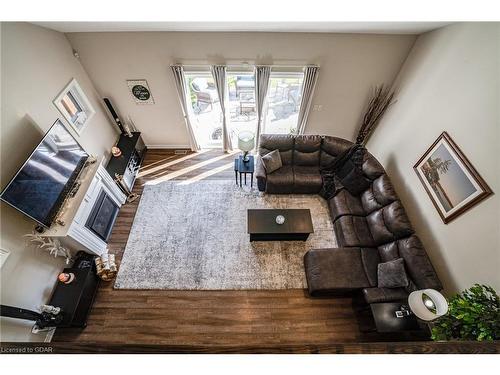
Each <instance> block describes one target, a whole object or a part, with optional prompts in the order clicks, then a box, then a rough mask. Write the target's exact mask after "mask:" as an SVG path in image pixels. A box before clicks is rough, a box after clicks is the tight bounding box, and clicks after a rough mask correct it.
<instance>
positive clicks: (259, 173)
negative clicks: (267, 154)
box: [255, 155, 267, 191]
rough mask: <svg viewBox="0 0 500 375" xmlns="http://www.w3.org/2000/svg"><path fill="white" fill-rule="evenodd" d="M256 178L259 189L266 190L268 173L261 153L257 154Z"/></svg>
mask: <svg viewBox="0 0 500 375" xmlns="http://www.w3.org/2000/svg"><path fill="white" fill-rule="evenodd" d="M255 178H256V179H257V188H258V189H259V191H266V181H267V173H266V170H265V169H264V164H263V163H262V158H261V156H260V155H256V156H255Z"/></svg>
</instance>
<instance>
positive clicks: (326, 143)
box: [320, 135, 354, 167]
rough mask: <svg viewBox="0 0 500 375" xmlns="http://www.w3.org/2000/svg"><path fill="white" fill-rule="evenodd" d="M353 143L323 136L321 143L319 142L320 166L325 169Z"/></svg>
mask: <svg viewBox="0 0 500 375" xmlns="http://www.w3.org/2000/svg"><path fill="white" fill-rule="evenodd" d="M353 144H354V143H352V142H350V141H348V140H347V139H342V138H337V137H330V136H326V135H325V136H323V142H321V156H320V166H321V167H326V166H327V165H330V164H331V163H332V162H333V161H334V160H335V158H336V157H337V156H338V155H339V154H340V153H342V152H344V151H345V150H347V149H348V148H349V147H351V146H352V145H353Z"/></svg>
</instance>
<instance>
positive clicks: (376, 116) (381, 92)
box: [356, 85, 395, 145]
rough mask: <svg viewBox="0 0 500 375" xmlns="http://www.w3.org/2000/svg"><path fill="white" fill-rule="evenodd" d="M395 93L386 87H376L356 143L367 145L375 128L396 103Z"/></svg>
mask: <svg viewBox="0 0 500 375" xmlns="http://www.w3.org/2000/svg"><path fill="white" fill-rule="evenodd" d="M393 99H394V91H391V90H389V89H386V88H385V87H384V85H380V86H376V87H375V89H374V91H373V94H372V96H371V98H370V100H369V102H368V106H367V108H366V112H365V115H364V116H363V121H362V123H361V127H360V128H359V132H358V136H357V137H356V143H358V144H361V145H365V144H366V142H367V141H368V138H369V136H370V135H371V134H372V132H373V130H375V127H376V126H377V125H378V123H379V122H380V120H381V118H382V116H383V115H384V113H385V111H386V110H387V108H389V107H390V106H391V105H392V104H393V103H395V101H393Z"/></svg>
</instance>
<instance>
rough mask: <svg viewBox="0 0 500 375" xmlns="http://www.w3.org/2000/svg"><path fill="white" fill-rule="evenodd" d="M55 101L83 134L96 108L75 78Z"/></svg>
mask: <svg viewBox="0 0 500 375" xmlns="http://www.w3.org/2000/svg"><path fill="white" fill-rule="evenodd" d="M53 103H54V105H55V106H56V107H57V109H58V110H59V112H61V114H62V115H63V116H64V118H65V119H66V120H67V121H68V123H69V124H70V125H71V127H72V128H73V129H74V130H75V131H76V132H77V133H78V134H81V132H82V131H83V129H84V128H85V126H86V125H87V123H88V122H89V120H90V119H91V118H92V116H93V115H94V114H95V111H94V108H93V107H92V105H91V104H90V102H89V100H88V99H87V97H86V96H85V93H84V92H83V90H82V88H81V87H80V85H79V84H78V82H77V81H76V80H75V79H72V80H71V82H70V83H69V84H68V85H67V86H66V87H65V88H64V90H63V91H61V93H60V94H59V95H58V96H57V98H55V99H54V101H53Z"/></svg>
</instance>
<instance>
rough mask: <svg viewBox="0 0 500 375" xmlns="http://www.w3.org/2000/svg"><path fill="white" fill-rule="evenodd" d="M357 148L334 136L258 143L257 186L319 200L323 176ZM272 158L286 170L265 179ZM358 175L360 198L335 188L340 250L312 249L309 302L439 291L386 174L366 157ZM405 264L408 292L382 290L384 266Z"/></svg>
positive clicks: (403, 289) (390, 298) (308, 272)
mask: <svg viewBox="0 0 500 375" xmlns="http://www.w3.org/2000/svg"><path fill="white" fill-rule="evenodd" d="M352 146H353V143H352V142H350V141H348V140H345V139H341V138H337V137H330V136H320V135H297V136H293V135H277V134H272V135H267V134H264V135H261V138H260V147H259V151H258V157H257V163H256V178H257V186H258V188H259V190H260V191H265V192H267V193H270V194H291V193H298V194H318V193H319V192H320V191H321V188H322V178H321V174H320V168H322V167H326V166H328V165H329V164H331V163H332V162H333V161H334V160H335V158H336V157H337V156H338V155H339V154H341V153H342V152H344V151H346V150H347V149H349V148H350V147H352ZM274 150H279V153H280V156H281V160H282V164H283V166H282V167H281V168H279V169H278V170H276V171H274V172H272V173H270V174H267V173H266V171H265V168H264V165H263V163H262V160H261V157H262V156H264V155H266V154H267V153H269V152H271V151H274ZM361 169H362V172H363V175H364V176H365V177H366V178H367V179H368V180H369V184H368V187H367V188H366V189H364V190H363V191H362V192H361V194H359V195H356V196H355V195H353V194H351V193H350V192H349V191H348V190H347V189H346V188H344V187H343V186H341V185H339V184H338V182H337V183H336V185H339V186H337V189H336V194H335V195H334V196H333V197H332V198H331V199H329V200H328V206H329V209H330V215H331V218H332V222H333V226H334V230H335V234H336V238H337V241H338V244H339V248H331V249H311V250H309V251H308V252H307V253H306V255H305V257H304V265H305V270H306V276H307V283H308V289H309V294H310V295H311V296H318V295H325V294H326V295H328V294H336V293H339V292H341V293H344V292H348V291H354V290H362V292H363V295H364V298H365V300H366V302H367V303H377V302H388V301H395V300H400V299H403V298H406V297H407V296H408V294H409V293H410V292H411V291H413V290H416V289H426V288H431V289H436V290H441V289H442V285H441V282H440V281H439V278H438V276H437V274H436V272H435V270H434V268H433V266H432V264H431V262H430V260H429V258H428V256H427V253H426V251H425V249H424V247H423V245H422V243H421V242H420V240H419V239H418V237H417V236H416V235H415V233H414V230H413V228H412V226H411V223H410V221H409V220H408V217H407V215H406V213H405V210H404V208H403V205H402V204H401V201H400V200H399V198H398V196H397V194H396V192H395V190H394V188H393V186H392V184H391V182H390V179H389V177H388V176H387V174H386V173H385V170H384V168H383V167H382V166H381V165H380V163H379V162H378V161H377V160H376V159H375V158H374V157H373V156H372V155H371V154H370V153H368V152H366V153H365V154H364V157H363V162H362V167H361ZM400 258H401V259H403V262H404V269H405V272H406V276H407V278H408V280H409V282H408V285H406V286H405V287H394V288H386V287H379V286H378V284H379V276H380V275H379V273H378V266H379V264H381V263H386V262H390V261H393V260H397V259H400ZM389 276H390V275H389Z"/></svg>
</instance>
